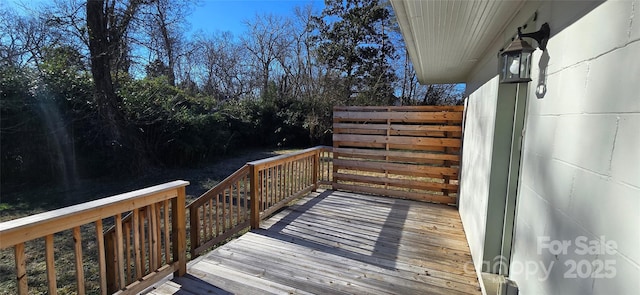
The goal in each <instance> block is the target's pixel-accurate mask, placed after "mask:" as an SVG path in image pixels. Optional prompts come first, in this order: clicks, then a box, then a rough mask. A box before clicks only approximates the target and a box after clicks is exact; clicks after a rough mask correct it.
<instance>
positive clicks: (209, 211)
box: [205, 199, 217, 238]
mask: <svg viewBox="0 0 640 295" xmlns="http://www.w3.org/2000/svg"><path fill="white" fill-rule="evenodd" d="M208 208H209V209H207V219H208V220H209V225H208V226H206V227H205V230H206V232H208V233H209V235H210V237H209V238H213V237H214V236H216V235H217V232H216V233H214V232H213V223H214V218H213V213H214V209H213V199H209V207H208Z"/></svg>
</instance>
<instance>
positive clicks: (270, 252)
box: [148, 190, 481, 295]
mask: <svg viewBox="0 0 640 295" xmlns="http://www.w3.org/2000/svg"><path fill="white" fill-rule="evenodd" d="M187 272H188V273H187V275H185V276H183V277H179V278H174V279H172V280H170V281H166V282H164V283H163V284H161V285H159V286H156V287H154V288H153V289H152V290H150V291H149V292H148V294H157V295H162V294H480V293H481V292H480V287H479V285H478V281H477V278H476V273H475V272H474V270H473V266H472V264H471V255H470V253H469V247H468V245H467V242H466V239H465V236H464V232H463V229H462V223H461V221H460V217H459V215H458V212H457V211H456V209H455V208H452V207H448V206H444V205H436V204H429V203H422V202H416V201H408V200H400V199H392V198H385V197H378V196H371V195H362V194H354V193H346V192H338V191H329V190H327V191H321V192H318V193H311V194H310V195H308V196H307V197H305V198H303V199H302V200H300V201H299V202H297V203H296V205H294V206H291V207H289V208H287V209H285V210H283V211H281V212H279V213H277V214H275V215H274V216H273V217H271V218H269V219H267V220H264V221H263V222H262V223H261V229H260V230H254V231H251V232H249V233H247V234H245V235H243V236H241V237H240V238H238V239H235V240H233V241H231V242H229V243H227V244H226V245H224V246H221V247H219V248H217V249H215V250H214V251H212V252H210V253H207V254H205V255H203V256H201V257H200V258H198V259H196V260H194V261H192V262H191V263H190V264H189V267H188V271H187Z"/></svg>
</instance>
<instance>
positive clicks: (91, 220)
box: [0, 181, 189, 294]
mask: <svg viewBox="0 0 640 295" xmlns="http://www.w3.org/2000/svg"><path fill="white" fill-rule="evenodd" d="M188 184H189V183H188V182H186V181H174V182H169V183H165V184H162V185H157V186H153V187H149V188H145V189H141V190H137V191H133V192H129V193H125V194H121V195H116V196H113V197H108V198H103V199H99V200H96V201H92V202H87V203H83V204H79V205H75V206H70V207H66V208H62V209H58V210H53V211H48V212H44V213H41V214H36V215H32V216H28V217H24V218H20V219H16V220H13V221H9V222H2V223H0V249H4V248H8V247H13V249H14V259H15V269H16V279H17V286H18V290H17V291H18V293H19V294H28V293H30V292H29V289H28V277H27V267H26V261H27V253H25V242H30V241H33V240H36V239H42V238H44V240H45V251H44V253H45V261H46V276H47V284H48V293H49V294H57V284H56V277H57V275H56V266H55V256H54V248H55V245H54V234H57V233H61V232H64V231H68V230H71V231H72V232H73V244H74V254H75V261H74V263H73V264H74V266H75V279H76V285H77V294H85V292H86V291H85V267H84V261H85V258H84V257H83V240H82V236H81V226H91V227H94V228H95V232H96V235H95V240H94V241H91V244H93V245H95V247H97V248H98V249H97V256H98V257H97V259H95V260H97V261H98V268H99V274H98V275H99V281H100V283H99V292H100V294H107V293H112V292H115V290H114V289H110V288H109V286H108V285H112V288H115V289H118V290H122V291H123V292H122V293H124V294H135V293H137V292H139V291H142V290H143V289H144V288H146V287H148V286H150V285H151V284H152V283H154V282H156V281H157V280H159V279H161V278H164V277H166V276H167V275H169V274H171V273H175V274H176V275H183V274H184V273H185V272H186V256H185V250H186V247H185V246H186V245H185V236H186V234H185V210H184V207H185V186H187V185H188ZM127 212H131V214H130V215H129V216H131V217H127V218H124V219H126V220H123V218H122V215H123V214H124V213H127ZM104 222H114V224H115V226H114V228H113V229H111V230H108V231H107V234H106V236H107V239H108V241H107V243H105V240H104V236H103V234H102V233H103V224H104ZM169 237H170V238H169ZM130 242H131V243H130ZM84 244H85V245H86V244H87V243H84ZM86 248H87V247H86V246H85V247H84V249H85V250H86ZM146 249H148V252H146ZM162 250H164V251H162ZM132 252H133V254H132ZM31 255H33V253H31ZM125 255H126V258H125ZM131 257H133V260H131ZM95 260H94V261H95Z"/></svg>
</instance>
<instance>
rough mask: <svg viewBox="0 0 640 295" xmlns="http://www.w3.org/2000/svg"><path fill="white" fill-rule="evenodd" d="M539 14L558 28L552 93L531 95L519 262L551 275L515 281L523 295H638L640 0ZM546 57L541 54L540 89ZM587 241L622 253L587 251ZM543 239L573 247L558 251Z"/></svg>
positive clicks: (551, 50) (518, 276) (570, 5)
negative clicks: (584, 243) (584, 248)
mask: <svg viewBox="0 0 640 295" xmlns="http://www.w3.org/2000/svg"><path fill="white" fill-rule="evenodd" d="M537 11H538V21H537V22H538V24H542V23H544V22H548V23H549V25H550V26H551V29H552V37H551V39H550V40H549V44H548V51H547V54H548V56H547V58H548V60H549V62H548V66H547V68H546V86H547V92H546V94H545V95H544V97H542V98H537V97H536V92H535V90H536V89H535V87H530V90H529V91H530V93H529V96H528V97H529V98H528V106H527V117H526V123H525V137H524V148H523V160H522V164H521V172H520V184H519V192H518V200H517V202H518V204H517V209H516V210H517V211H516V221H515V234H514V247H513V252H512V264H518V265H519V266H526V265H527V263H529V265H531V264H530V263H531V262H536V263H538V264H539V266H540V267H541V266H544V267H547V268H549V266H550V265H551V271H550V274H549V276H548V278H547V277H545V275H544V272H543V271H541V270H540V267H538V268H534V267H533V266H532V267H531V268H530V269H529V270H527V269H526V268H525V269H523V270H518V269H513V268H512V272H511V274H510V277H511V278H512V279H514V280H515V281H516V282H517V283H518V284H519V285H520V290H521V292H522V294H637V292H638V290H640V25H639V23H640V1H606V2H604V3H601V4H600V3H597V4H596V3H594V2H591V3H585V2H580V1H577V2H551V1H545V2H542V3H541V5H540V7H539V8H538V9H537ZM541 58H542V55H541V51H536V52H535V56H534V60H533V64H534V66H533V70H532V75H531V76H532V77H533V81H532V82H531V83H532V85H533V86H535V85H536V84H537V83H538V82H539V80H538V78H539V71H540V68H539V67H538V66H535V65H537V64H538V61H539V60H540V59H541ZM582 237H584V239H586V241H587V242H593V243H595V244H596V245H598V246H597V247H600V246H602V243H601V242H600V241H601V240H602V237H604V239H605V241H609V242H615V244H616V247H615V249H614V248H613V247H610V246H612V245H611V244H609V245H607V246H608V248H605V249H608V250H603V251H602V252H605V253H595V254H582V253H580V249H581V245H582V243H581V242H578V241H576V239H577V238H578V239H583V238H582ZM540 238H547V239H549V241H568V242H570V243H571V245H569V246H568V247H567V253H566V254H565V253H560V254H558V255H554V253H553V252H552V251H549V250H548V249H546V248H543V246H542V245H543V244H544V243H543V242H541V241H540V240H539V239H540ZM607 261H609V262H607ZM573 266H578V267H580V269H577V267H573ZM601 266H602V267H601ZM604 266H606V267H604ZM573 276H575V278H571V277H573ZM599 276H605V278H599ZM609 276H611V278H608V277H609Z"/></svg>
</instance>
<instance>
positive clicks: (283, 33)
mask: <svg viewBox="0 0 640 295" xmlns="http://www.w3.org/2000/svg"><path fill="white" fill-rule="evenodd" d="M245 25H247V28H248V29H249V31H248V32H247V35H246V36H245V37H244V38H242V44H243V45H244V47H245V48H246V49H247V50H248V51H249V53H250V55H251V56H252V57H253V64H252V66H253V67H254V68H255V70H256V72H257V74H258V75H259V76H260V84H261V86H262V89H261V93H262V95H265V93H266V91H267V87H268V83H269V78H270V73H271V71H272V70H273V69H272V64H273V62H274V61H277V60H278V59H282V58H283V56H284V55H285V54H286V53H287V51H288V50H289V47H290V45H291V43H292V41H291V38H290V35H289V33H290V32H289V31H288V30H287V28H289V27H290V20H288V19H283V18H281V17H278V16H275V15H272V14H267V15H256V17H255V18H254V19H253V21H245Z"/></svg>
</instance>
